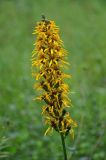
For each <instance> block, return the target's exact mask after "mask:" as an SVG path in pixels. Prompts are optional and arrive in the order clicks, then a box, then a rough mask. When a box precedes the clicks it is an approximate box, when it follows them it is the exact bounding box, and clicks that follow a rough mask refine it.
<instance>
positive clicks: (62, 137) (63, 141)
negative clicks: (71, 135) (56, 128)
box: [60, 133, 67, 160]
mask: <svg viewBox="0 0 106 160" xmlns="http://www.w3.org/2000/svg"><path fill="white" fill-rule="evenodd" d="M60 136H61V141H62V146H63V152H64V160H67V153H66V146H65V139H64V136H63V134H62V133H60Z"/></svg>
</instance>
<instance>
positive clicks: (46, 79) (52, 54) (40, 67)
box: [32, 16, 77, 160]
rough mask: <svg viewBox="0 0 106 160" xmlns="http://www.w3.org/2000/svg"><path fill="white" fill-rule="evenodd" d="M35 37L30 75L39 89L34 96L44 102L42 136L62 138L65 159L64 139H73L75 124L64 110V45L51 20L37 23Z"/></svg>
mask: <svg viewBox="0 0 106 160" xmlns="http://www.w3.org/2000/svg"><path fill="white" fill-rule="evenodd" d="M33 34H35V35H36V42H35V44H34V45H35V48H34V50H33V55H32V67H33V69H34V68H36V71H33V73H32V74H33V76H34V78H35V79H36V81H38V83H37V82H36V84H35V85H34V86H35V88H36V89H38V90H41V95H39V97H37V99H39V100H40V101H44V102H45V105H44V106H42V114H43V115H44V117H45V123H46V124H47V125H48V128H47V130H46V132H45V135H46V134H48V133H51V132H53V130H55V131H57V132H58V133H59V134H60V135H61V140H62V145H63V151H64V158H65V160H67V154H66V148H65V137H66V136H67V135H68V134H71V135H72V137H73V136H74V131H73V128H74V127H76V126H77V124H76V122H75V121H74V120H73V119H72V118H71V117H70V114H69V112H68V111H67V110H66V109H67V107H69V103H70V99H69V98H68V93H69V86H68V84H66V83H65V82H64V79H65V78H70V75H68V74H65V73H64V72H63V70H64V68H65V66H66V65H67V64H68V63H67V62H66V61H65V57H66V56H67V51H66V50H65V49H64V47H63V42H62V40H61V39H60V36H59V28H58V27H57V26H56V25H55V23H54V21H50V20H46V19H45V17H44V16H43V19H42V20H41V21H40V22H38V23H37V26H36V27H35V30H34V33H33Z"/></svg>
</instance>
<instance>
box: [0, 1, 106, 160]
mask: <svg viewBox="0 0 106 160" xmlns="http://www.w3.org/2000/svg"><path fill="white" fill-rule="evenodd" d="M42 13H43V14H45V15H46V17H47V18H48V19H51V20H54V21H55V22H56V24H57V25H58V26H59V27H60V34H61V37H62V40H63V41H64V44H65V48H66V49H67V50H68V51H69V55H68V59H69V62H70V63H71V66H70V68H69V70H68V71H69V73H71V74H72V75H73V78H72V80H71V81H70V82H69V84H70V87H71V92H72V94H71V99H72V103H73V107H72V108H71V109H70V112H71V115H72V117H73V119H75V120H76V121H77V122H78V128H77V129H75V139H74V140H72V139H71V138H70V137H67V142H66V143H67V153H68V160H106V154H105V149H106V133H105V128H106V71H105V70H106V1H105V0H0V159H2V160H63V153H62V148H61V141H60V137H59V135H58V134H57V133H56V132H54V133H53V135H51V136H47V137H45V136H44V132H45V129H46V126H44V123H43V119H42V116H41V106H42V104H37V102H34V101H33V100H32V99H33V98H34V97H36V94H37V93H36V92H35V91H34V90H33V84H34V80H33V78H32V76H31V55H32V53H31V52H32V50H33V48H34V46H33V43H34V41H35V37H34V36H33V35H32V32H33V29H34V26H35V24H36V22H37V21H40V19H41V15H42Z"/></svg>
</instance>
